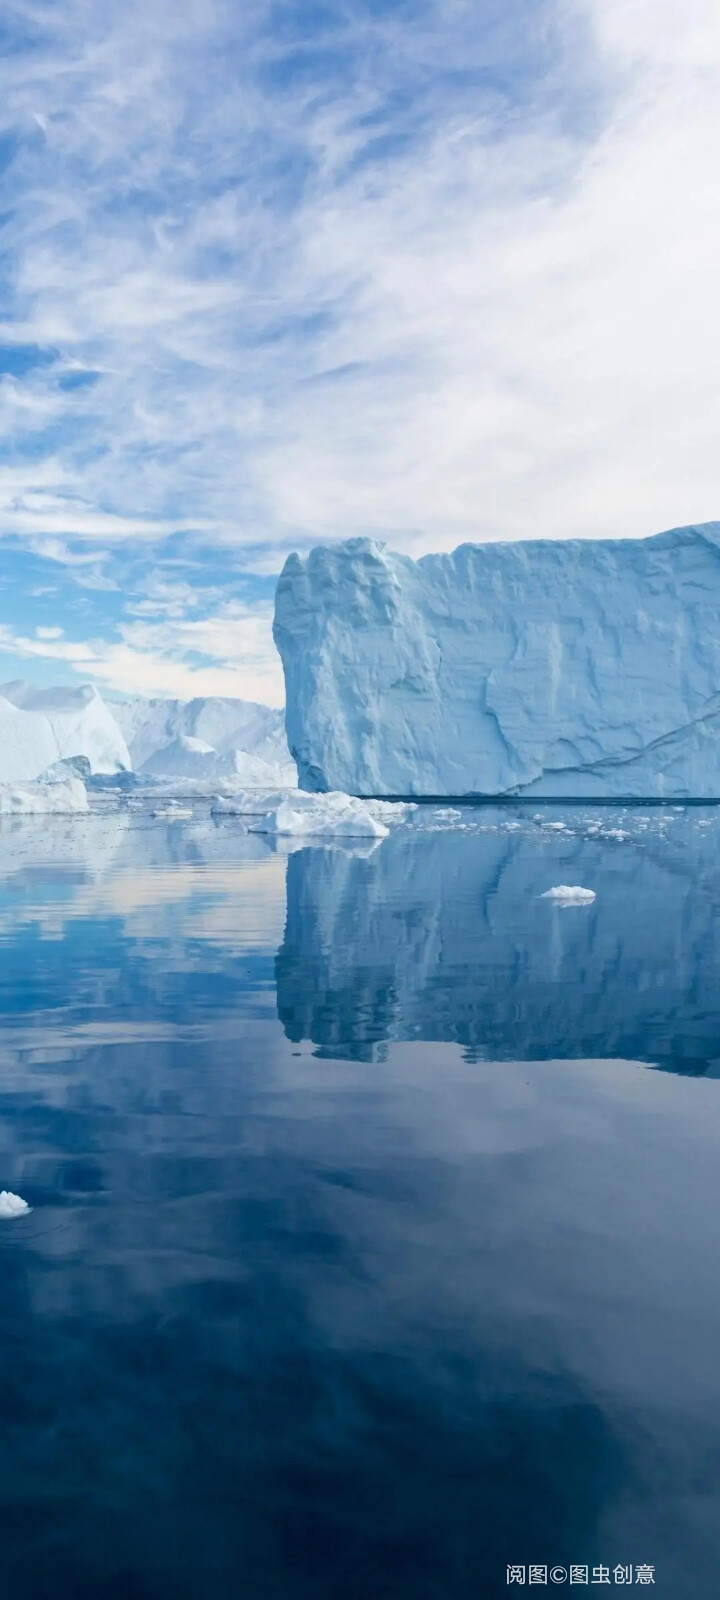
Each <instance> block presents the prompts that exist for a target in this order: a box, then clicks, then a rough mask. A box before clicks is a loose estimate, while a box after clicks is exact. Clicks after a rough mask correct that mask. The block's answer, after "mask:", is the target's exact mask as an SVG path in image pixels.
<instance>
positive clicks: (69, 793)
mask: <svg viewBox="0 0 720 1600" xmlns="http://www.w3.org/2000/svg"><path fill="white" fill-rule="evenodd" d="M87 810H88V798H87V790H86V788H85V785H84V783H83V782H82V779H81V778H72V777H71V778H65V779H63V780H61V781H60V782H59V783H56V782H54V781H53V780H52V779H43V778H39V779H38V780H37V782H36V783H24V784H22V785H15V784H9V783H3V784H0V816H3V817H17V816H36V815H38V814H43V813H46V812H63V813H67V812H72V811H87Z"/></svg>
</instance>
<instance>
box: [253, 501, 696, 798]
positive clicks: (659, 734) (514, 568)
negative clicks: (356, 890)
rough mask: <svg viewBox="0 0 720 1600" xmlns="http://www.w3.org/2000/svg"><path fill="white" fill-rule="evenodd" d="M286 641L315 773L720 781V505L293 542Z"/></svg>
mask: <svg viewBox="0 0 720 1600" xmlns="http://www.w3.org/2000/svg"><path fill="white" fill-rule="evenodd" d="M274 633H275V640H276V643H277V646H278V649H279V651H280V654H281V657H282V661H283V667H284V671H285V684H286V690H287V717H286V726H287V735H288V743H289V745H290V749H291V751H292V753H293V755H294V756H295V758H296V760H297V763H298V776H299V781H300V785H301V787H302V788H306V789H311V790H325V789H343V790H345V791H347V792H348V793H350V794H355V795H446V794H453V795H462V794H476V795H501V794H527V795H532V796H538V797H541V796H548V797H549V796H557V797H570V796H574V797H582V796H594V797H602V796H612V795H621V796H628V797H632V796H648V797H651V796H657V797H665V798H669V797H675V796H677V797H678V798H681V797H693V796H696V797H698V798H700V797H704V798H720V523H718V522H712V523H705V524H703V525H701V526H696V527H687V528H677V529H674V530H672V531H671V532H669V533H661V534H658V535H656V536H655V537H654V538H651V539H613V540H589V539H588V540H582V539H574V540H534V541H528V542H526V543H518V544H486V545H462V546H461V547H460V549H459V550H456V551H454V553H453V554H452V555H436V556H423V557H422V559H421V560H419V561H412V560H410V559H409V558H408V557H405V556H399V555H393V554H392V553H391V552H389V551H388V550H387V549H386V548H385V547H384V546H383V545H381V544H377V543H375V542H374V541H372V540H370V539H351V540H348V541H347V542H346V543H344V544H337V545H333V546H331V547H329V548H319V549H316V550H313V551H311V553H310V555H309V556H308V557H307V558H306V559H305V560H304V561H303V560H300V558H299V557H298V556H296V555H293V556H290V557H289V559H288V560H287V562H286V563H285V567H284V568H283V571H282V574H281V576H280V579H279V582H278V588H277V599H276V608H275V627H274Z"/></svg>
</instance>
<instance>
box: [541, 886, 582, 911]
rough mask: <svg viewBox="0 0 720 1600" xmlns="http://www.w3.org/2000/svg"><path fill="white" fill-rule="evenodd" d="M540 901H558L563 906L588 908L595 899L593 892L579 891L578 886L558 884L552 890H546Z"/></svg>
mask: <svg viewBox="0 0 720 1600" xmlns="http://www.w3.org/2000/svg"><path fill="white" fill-rule="evenodd" d="M541 899H542V900H559V901H560V902H561V903H562V905H565V906H588V905H589V904H590V902H591V900H594V899H595V890H594V889H581V888H580V886H579V885H578V884H571V883H558V884H556V886H555V888H554V889H546V890H545V893H544V894H543V895H541Z"/></svg>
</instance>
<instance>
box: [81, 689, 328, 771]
mask: <svg viewBox="0 0 720 1600" xmlns="http://www.w3.org/2000/svg"><path fill="white" fill-rule="evenodd" d="M111 709H112V712H113V715H114V716H115V718H116V720H117V722H118V724H119V726H120V727H121V728H122V730H123V732H124V735H125V738H126V739H127V743H128V746H129V750H130V756H131V760H132V765H133V767H134V768H135V769H136V771H138V772H140V773H142V774H144V775H147V776H153V777H161V778H162V777H182V778H193V779H195V778H197V779H202V780H206V779H213V778H215V779H217V778H224V777H231V778H232V777H235V778H237V779H238V780H239V781H240V782H241V783H244V784H247V785H251V784H256V785H258V786H260V787H263V788H281V787H282V788H292V787H295V786H296V785H297V773H296V769H295V763H294V761H293V760H292V757H291V755H290V751H289V750H288V746H287V739H286V737H285V728H284V719H283V713H282V711H276V710H274V709H273V708H272V707H271V706H263V705H257V704H255V703H254V702H252V701H246V700H234V699H231V698H224V697H222V696H219V695H218V696H212V695H211V696H198V698H196V699H195V700H157V699H155V700H145V699H143V698H142V697H141V696H139V695H136V696H133V697H130V698H126V699H117V700H113V701H112V704H111Z"/></svg>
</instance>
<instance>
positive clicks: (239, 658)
mask: <svg viewBox="0 0 720 1600" xmlns="http://www.w3.org/2000/svg"><path fill="white" fill-rule="evenodd" d="M271 610H272V608H271V607H270V606H268V605H267V604H265V605H264V606H258V607H255V608H250V607H248V606H244V605H242V604H241V603H240V602H237V601H231V602H230V603H229V604H227V605H226V606H224V607H223V608H222V610H221V611H220V612H219V613H218V614H217V615H214V616H205V617H203V618H200V619H196V620H193V619H189V618H187V617H182V618H179V619H172V618H165V619H163V621H160V622H159V621H154V622H150V621H147V622H146V621H144V620H143V621H136V622H130V623H127V624H125V625H124V626H122V627H121V628H120V629H119V630H118V632H119V637H118V638H116V639H113V640H110V641H108V640H105V639H85V640H74V639H68V638H67V637H65V636H63V633H62V630H61V629H57V628H37V629H36V630H35V634H34V636H33V637H30V636H28V635H25V634H23V633H22V632H20V631H19V630H16V629H14V628H13V627H11V626H10V625H9V624H0V651H2V650H4V651H6V652H8V653H10V654H12V655H15V656H19V657H21V658H25V659H26V660H35V661H37V660H44V661H46V662H48V663H49V664H53V663H61V664H62V665H63V666H64V667H70V668H71V669H72V670H73V671H74V672H76V673H77V674H78V675H79V676H80V677H81V678H83V679H88V678H89V679H91V680H92V681H93V682H95V683H97V684H98V685H99V686H100V687H101V688H102V687H105V688H107V689H112V690H115V691H117V692H120V693H127V694H144V695H150V696H152V695H158V696H161V697H168V698H175V697H177V698H179V699H188V700H189V699H192V698H193V696H194V695H231V696H236V697H237V698H239V699H242V700H258V701H260V702H262V703H264V704H266V705H273V706H281V705H282V704H283V702H284V693H285V692H284V683H283V676H282V668H281V666H280V661H279V658H278V656H277V653H276V651H275V648H274V645H273V641H272V633H271ZM188 656H190V659H189V660H188V659H187V658H188ZM198 656H199V657H206V658H207V660H205V661H202V660H200V661H198V660H197V657H198Z"/></svg>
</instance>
